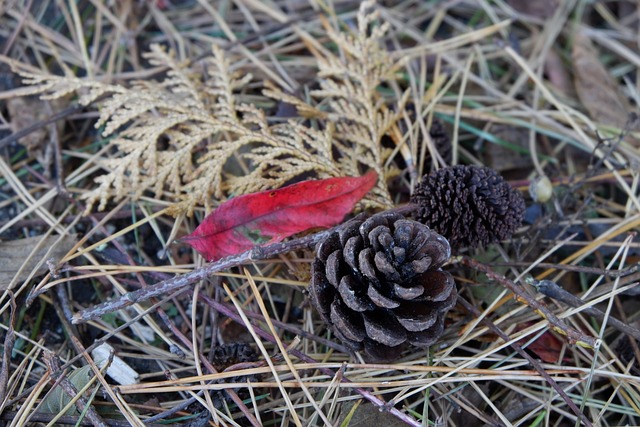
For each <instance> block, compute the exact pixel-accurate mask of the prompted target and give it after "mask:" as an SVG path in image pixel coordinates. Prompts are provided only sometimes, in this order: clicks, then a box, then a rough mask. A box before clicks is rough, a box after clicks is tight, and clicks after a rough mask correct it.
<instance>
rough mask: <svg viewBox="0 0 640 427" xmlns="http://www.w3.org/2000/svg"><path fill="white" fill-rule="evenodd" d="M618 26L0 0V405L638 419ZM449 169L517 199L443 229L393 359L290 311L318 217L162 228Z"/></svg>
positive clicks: (590, 11) (13, 417)
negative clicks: (446, 306) (272, 236)
mask: <svg viewBox="0 0 640 427" xmlns="http://www.w3.org/2000/svg"><path fill="white" fill-rule="evenodd" d="M639 28H640V6H639V5H638V3H637V2H634V1H624V0H611V1H606V2H587V1H578V0H566V1H559V0H543V1H537V2H530V1H526V0H498V1H487V0H475V1H421V0H398V1H383V0H380V1H378V2H373V1H367V2H363V3H362V2H359V1H352V0H334V1H329V2H324V1H320V0H271V1H262V0H217V1H211V2H206V1H192V0H174V1H171V0H144V1H143V0H136V1H134V0H122V1H114V2H106V1H103V0H90V1H85V0H82V1H76V2H53V1H48V0H43V1H31V0H16V1H13V2H7V3H5V5H4V6H3V5H1V4H0V150H1V155H0V169H1V175H0V239H1V241H0V254H1V257H0V275H2V278H1V279H0V293H1V296H0V345H1V346H2V349H3V351H2V354H3V357H2V365H1V367H0V424H1V425H6V426H25V425H96V426H97V425H110V426H126V425H134V426H143V425H144V426H160V425H163V426H169V425H171V426H173V425H176V426H177V425H181V426H207V425H211V426H214V425H223V426H227V425H240V426H246V425H273V426H278V425H279V426H288V425H300V426H315V425H317V426H323V425H334V426H371V425H385V426H396V425H414V426H452V427H453V426H465V427H468V426H480V425H487V426H511V425H513V426H523V425H526V426H547V425H548V426H575V425H587V426H589V425H593V426H623V425H626V426H638V425H640V364H639V363H638V360H640V351H639V348H638V347H639V346H638V343H639V342H640V341H638V338H640V331H639V329H640V310H639V308H640V292H639V291H638V288H637V286H636V285H637V283H638V280H639V278H640V272H639V271H638V268H637V267H638V263H639V261H640V245H639V241H638V237H637V231H638V230H639V229H640V201H639V199H638V184H639V177H640V169H639V168H640V166H639V165H640V126H639V120H638V115H637V112H638V105H640V39H639V38H638V34H639V33H640V29H639ZM453 164H466V165H477V166H486V167H489V168H491V169H493V170H495V171H497V173H499V174H500V175H501V176H502V177H503V178H504V179H505V180H506V181H507V182H508V183H509V185H510V186H511V187H513V188H514V189H515V190H516V191H518V192H519V193H520V194H521V195H522V196H523V197H524V199H525V203H526V210H525V212H524V218H523V221H522V224H521V225H520V226H519V227H518V228H517V230H516V231H515V233H514V234H513V235H512V236H510V237H508V238H505V239H502V240H501V241H499V242H494V243H491V244H487V245H484V246H480V247H475V248H474V247H461V248H455V249H454V252H453V254H452V255H453V256H452V257H451V259H450V260H449V262H448V263H447V264H446V265H445V266H444V269H445V270H446V271H448V272H449V273H450V274H451V275H452V276H453V278H454V279H455V282H456V285H457V289H458V294H459V299H458V303H457V304H456V305H455V306H454V307H453V308H452V309H451V310H450V311H449V313H448V315H447V317H446V321H445V328H444V332H443V333H442V336H441V337H440V338H439V340H438V341H437V342H436V343H435V344H433V345H431V346H429V347H427V348H418V347H411V346H406V347H399V348H401V350H399V351H398V353H397V355H396V356H397V357H396V359H395V360H392V361H388V362H384V363H372V362H370V361H368V359H367V358H366V355H363V354H361V353H357V352H352V351H350V350H349V348H348V347H347V346H345V345H344V343H342V342H341V341H340V340H339V339H337V338H336V337H335V335H334V333H333V332H332V330H331V328H328V327H327V325H326V324H325V323H324V322H323V321H322V319H321V317H320V316H319V315H318V313H317V311H316V310H315V309H314V307H313V305H312V304H311V303H310V301H309V292H308V287H309V283H310V280H311V277H312V274H313V273H312V272H311V265H312V263H313V260H314V257H315V256H316V253H315V251H314V249H315V248H314V245H312V244H309V245H306V246H305V245H302V244H300V245H298V246H295V245H296V244H297V243H296V242H299V240H297V239H299V238H303V239H304V238H305V237H304V236H306V238H307V239H310V240H313V239H314V237H313V236H319V235H318V234H317V233H319V231H318V229H314V230H311V231H309V232H306V233H302V234H300V233H299V234H297V235H295V236H292V237H288V240H285V241H284V244H283V245H282V246H279V247H278V250H275V249H274V250H273V251H270V250H267V251H254V252H251V251H249V252H243V251H242V250H232V249H233V248H231V249H229V247H228V246H227V247H226V248H227V249H229V252H227V253H230V254H231V257H230V258H224V259H223V260H222V261H215V260H214V261H213V262H211V263H207V260H205V259H203V257H202V256H201V255H200V254H198V252H196V251H194V250H192V249H191V247H189V246H188V245H185V244H184V243H180V242H178V240H179V239H180V238H182V237H184V236H186V235H189V234H190V233H192V232H193V231H194V229H195V227H196V226H197V225H198V224H199V223H201V222H202V220H203V219H204V218H205V217H206V215H208V214H209V213H210V212H211V211H213V210H214V209H215V208H216V207H217V206H219V205H220V203H222V202H223V201H225V200H227V199H232V200H233V197H235V196H239V195H242V194H250V193H255V192H258V191H263V190H269V191H271V190H275V189H277V188H280V187H283V186H285V185H289V184H292V183H296V182H303V181H306V180H312V179H325V178H331V177H346V176H360V175H364V174H365V173H366V172H367V171H368V170H374V171H375V172H376V173H377V177H378V178H377V181H376V183H375V185H374V187H373V189H372V190H371V192H370V193H369V194H368V195H367V196H365V197H364V199H362V201H361V202H359V203H358V204H357V205H356V206H355V209H354V211H353V214H357V213H358V212H359V211H363V210H367V211H369V212H379V211H384V210H388V209H393V208H400V209H401V208H402V207H403V206H406V205H407V203H409V201H410V196H411V194H412V192H413V190H414V188H415V186H416V184H417V183H418V182H419V181H420V177H421V176H423V175H425V174H429V173H431V172H433V171H435V170H438V169H441V168H443V167H446V166H448V165H453ZM370 176H371V175H370ZM314 197H316V194H313V193H310V194H306V195H305V198H308V199H310V200H312V201H313V200H314ZM329 210H331V209H329ZM456 214H458V212H453V213H452V215H456ZM321 216H323V215H321ZM340 220H341V218H338V219H337V220H336V222H339V221H340ZM277 221H278V222H282V223H289V222H292V221H294V220H293V219H292V218H291V217H287V216H284V217H279V218H277ZM271 225H273V224H271ZM256 231H257V237H256V235H251V236H249V237H250V238H253V239H255V241H256V242H258V243H263V242H262V240H260V239H262V238H263V237H264V235H263V234H261V233H260V231H261V230H255V229H254V230H248V231H246V234H247V235H249V234H250V232H256ZM314 233H316V234H314ZM245 237H246V236H245ZM225 243H226V241H225ZM314 243H315V241H314ZM206 244H208V245H213V244H214V243H212V242H207V243H206ZM216 244H217V243H216ZM229 245H231V243H229ZM294 246H295V247H294ZM210 258H211V257H210ZM158 284H161V285H158ZM159 286H164V287H163V288H159ZM130 292H135V293H130ZM541 292H545V294H542V293H541ZM514 293H515V294H514ZM123 295H125V297H124V298H123V297H122V296H123ZM100 304H103V305H102V306H100ZM104 304H106V305H104ZM107 366H108V370H107ZM70 396H74V398H73V399H72V398H71V397H70Z"/></svg>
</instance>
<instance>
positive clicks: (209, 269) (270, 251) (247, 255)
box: [72, 224, 343, 323]
mask: <svg viewBox="0 0 640 427" xmlns="http://www.w3.org/2000/svg"><path fill="white" fill-rule="evenodd" d="M342 226H343V225H342V224H341V225H338V226H336V227H334V228H331V229H329V230H324V231H320V232H318V233H314V234H311V235H308V236H305V237H300V238H298V239H293V240H289V241H287V242H279V243H272V244H270V245H266V246H258V247H255V248H253V249H251V250H248V251H246V252H243V253H241V254H238V255H232V256H229V257H226V258H223V259H221V260H218V261H214V262H210V263H209V264H207V265H205V266H204V267H201V268H198V269H196V270H193V271H191V272H189V273H186V274H183V275H181V276H176V277H172V278H171V279H167V280H164V281H162V282H160V283H156V284H155V285H151V286H148V287H146V288H143V289H138V290H137V291H132V292H128V293H126V294H124V295H122V296H121V297H119V298H115V299H113V300H110V301H106V302H104V303H102V304H99V305H97V306H95V307H92V308H89V309H85V310H82V311H80V312H78V313H76V314H75V315H74V316H73V319H72V322H73V323H84V322H88V321H89V320H93V319H96V318H98V317H100V316H103V315H105V314H108V313H112V312H114V311H117V310H121V309H123V308H125V307H129V306H131V305H133V304H135V303H138V302H142V301H146V300H148V299H150V298H154V297H157V296H160V295H163V294H167V293H172V292H176V291H178V290H180V289H183V288H185V287H187V286H189V285H193V284H194V283H196V282H198V281H200V280H203V279H206V278H207V277H208V276H210V275H212V274H213V273H217V272H218V271H222V270H226V269H228V268H231V267H236V266H239V265H242V264H244V263H247V262H250V261H257V260H263V259H268V258H273V257H275V256H276V255H280V254H282V253H286V252H290V251H294V250H298V249H303V248H310V247H313V246H315V245H316V244H317V243H319V242H321V241H322V240H324V239H325V238H326V237H327V236H328V235H329V234H331V233H333V232H335V231H336V230H338V229H339V228H340V227H342Z"/></svg>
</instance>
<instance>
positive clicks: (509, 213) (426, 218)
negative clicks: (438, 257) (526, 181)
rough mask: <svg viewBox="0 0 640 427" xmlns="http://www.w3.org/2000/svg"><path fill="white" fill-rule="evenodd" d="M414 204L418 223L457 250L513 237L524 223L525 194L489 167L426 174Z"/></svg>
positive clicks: (473, 167) (417, 189)
mask: <svg viewBox="0 0 640 427" xmlns="http://www.w3.org/2000/svg"><path fill="white" fill-rule="evenodd" d="M411 201H412V202H413V203H415V204H417V205H418V211H417V214H416V217H417V219H418V221H420V222H422V223H424V224H426V225H428V226H429V227H431V228H433V229H434V230H435V231H437V232H438V233H440V234H442V235H443V236H445V237H446V238H447V239H448V240H449V243H450V244H451V247H452V248H454V249H459V248H464V247H470V248H474V247H477V246H485V245H487V244H489V243H491V242H495V241H498V240H503V239H507V238H509V237H510V236H511V235H512V234H513V232H514V231H515V230H516V229H517V228H518V226H519V225H520V223H521V222H522V216H523V214H524V208H525V205H524V199H523V197H522V195H521V194H520V193H519V192H518V191H517V190H515V189H513V188H511V186H510V185H509V184H508V183H507V182H506V181H505V180H504V179H503V178H502V177H501V176H500V175H498V173H497V172H496V171H494V170H493V169H491V168H487V167H479V166H463V165H457V166H452V167H448V168H443V169H439V170H437V171H435V172H433V173H431V174H429V175H425V176H424V177H423V178H422V181H421V182H420V183H419V184H418V185H417V186H416V189H415V192H414V193H413V196H411Z"/></svg>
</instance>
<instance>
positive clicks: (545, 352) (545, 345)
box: [517, 322, 564, 363]
mask: <svg viewBox="0 0 640 427" xmlns="http://www.w3.org/2000/svg"><path fill="white" fill-rule="evenodd" d="M530 324H531V322H527V323H526V324H524V325H522V327H519V328H517V330H522V329H525V328H526V327H528V326H529V325H530ZM528 341H529V337H526V338H523V339H521V340H519V341H518V344H520V345H524V344H525V343H527V342H528ZM563 346H564V343H563V342H562V340H560V339H559V338H557V337H556V336H555V335H554V334H553V333H552V332H551V331H546V332H545V333H543V334H542V335H540V336H539V337H538V338H537V339H536V340H535V341H533V342H532V343H530V344H529V345H528V346H527V350H529V351H532V352H534V353H535V354H536V356H538V357H539V358H540V359H542V361H544V362H547V363H558V359H559V358H560V355H561V354H562V347H563Z"/></svg>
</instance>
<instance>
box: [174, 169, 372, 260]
mask: <svg viewBox="0 0 640 427" xmlns="http://www.w3.org/2000/svg"><path fill="white" fill-rule="evenodd" d="M377 179H378V174H377V173H376V172H374V171H370V172H368V173H367V174H366V175H364V176H361V177H357V178H352V177H347V178H329V179H321V180H317V181H305V182H300V183H298V184H293V185H290V186H288V187H284V188H281V189H279V190H273V191H262V192H260V193H253V194H246V195H244V196H238V197H235V198H233V199H231V200H229V201H227V202H225V203H223V204H222V205H220V206H219V207H218V209H216V210H215V211H213V212H211V213H210V214H209V216H207V217H206V218H205V219H204V221H202V223H201V224H200V225H199V226H198V227H197V228H196V229H195V230H194V231H193V233H191V234H189V235H188V236H185V237H183V238H181V239H180V241H181V242H183V243H187V244H188V245H190V246H191V247H193V248H194V249H195V250H197V251H198V252H200V253H201V254H202V256H203V257H204V258H205V259H206V260H207V261H213V260H217V259H220V258H223V257H225V256H229V255H235V254H239V253H241V252H244V251H247V250H249V249H251V248H253V247H255V246H258V245H263V244H267V243H276V242H279V241H281V240H283V239H285V238H286V237H289V236H291V235H293V234H296V233H299V232H301V231H305V230H308V229H310V228H315V227H331V226H333V225H336V224H338V223H339V222H340V221H342V219H343V218H344V216H345V215H346V214H348V213H349V212H351V210H352V209H353V206H354V205H355V204H356V202H358V201H359V200H360V199H362V197H364V195H365V194H367V193H368V192H369V190H371V188H373V186H374V185H375V183H376V181H377Z"/></svg>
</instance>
